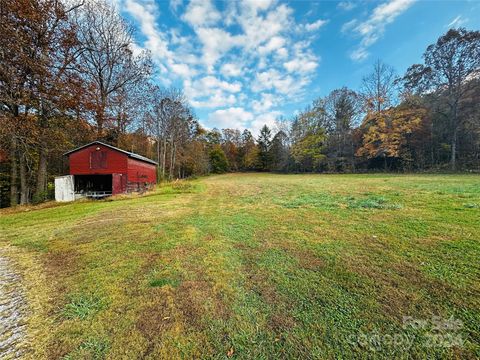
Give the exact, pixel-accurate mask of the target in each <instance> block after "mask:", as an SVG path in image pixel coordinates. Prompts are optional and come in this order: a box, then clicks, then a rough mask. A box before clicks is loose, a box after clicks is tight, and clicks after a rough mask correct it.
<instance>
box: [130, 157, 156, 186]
mask: <svg viewBox="0 0 480 360" xmlns="http://www.w3.org/2000/svg"><path fill="white" fill-rule="evenodd" d="M156 181H157V174H156V166H155V165H153V164H149V163H145V162H143V161H139V160H135V159H132V158H128V182H138V183H151V184H154V183H156Z"/></svg>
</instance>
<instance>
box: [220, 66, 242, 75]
mask: <svg viewBox="0 0 480 360" xmlns="http://www.w3.org/2000/svg"><path fill="white" fill-rule="evenodd" d="M220 73H221V74H222V75H223V76H225V77H236V76H239V75H240V74H241V73H242V67H241V66H240V65H238V64H235V63H226V64H223V65H222V67H221V68H220Z"/></svg>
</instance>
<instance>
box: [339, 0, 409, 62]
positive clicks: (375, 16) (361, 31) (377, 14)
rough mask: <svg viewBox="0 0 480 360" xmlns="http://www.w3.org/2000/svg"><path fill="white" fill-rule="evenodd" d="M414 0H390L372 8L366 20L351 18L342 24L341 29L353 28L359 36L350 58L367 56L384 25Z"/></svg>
mask: <svg viewBox="0 0 480 360" xmlns="http://www.w3.org/2000/svg"><path fill="white" fill-rule="evenodd" d="M414 2H415V0H390V1H388V2H386V3H383V4H380V5H378V6H377V7H375V8H374V9H373V12H372V14H371V15H370V16H369V18H368V19H367V20H366V21H363V22H358V21H356V20H352V21H350V22H348V23H346V24H344V25H343V27H342V31H344V32H345V31H348V30H350V29H351V30H353V31H354V32H355V33H356V34H358V35H359V36H360V37H361V41H360V45H359V47H358V48H357V49H356V50H354V51H353V52H352V53H351V56H350V58H351V59H352V60H357V61H358V60H363V59H365V58H366V57H367V56H368V51H367V49H368V47H370V46H371V45H373V44H374V43H376V42H377V41H378V39H380V38H381V37H382V35H383V33H384V32H385V27H386V26H387V25H388V24H390V23H392V22H393V21H394V20H395V19H396V18H397V17H398V16H399V15H400V14H402V13H403V12H405V11H406V10H407V9H408V8H409V7H410V6H411V5H412V4H413V3H414Z"/></svg>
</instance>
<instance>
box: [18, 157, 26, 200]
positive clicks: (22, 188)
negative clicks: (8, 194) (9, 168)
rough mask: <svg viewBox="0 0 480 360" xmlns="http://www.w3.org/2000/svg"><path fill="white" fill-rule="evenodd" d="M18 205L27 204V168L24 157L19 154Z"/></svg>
mask: <svg viewBox="0 0 480 360" xmlns="http://www.w3.org/2000/svg"><path fill="white" fill-rule="evenodd" d="M19 167H20V205H25V204H28V185H27V168H26V164H25V155H23V154H20V162H19Z"/></svg>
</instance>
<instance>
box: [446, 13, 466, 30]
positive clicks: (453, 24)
mask: <svg viewBox="0 0 480 360" xmlns="http://www.w3.org/2000/svg"><path fill="white" fill-rule="evenodd" d="M467 21H468V19H464V18H462V15H458V16H457V17H456V18H455V19H453V20H452V21H451V22H450V23H449V24H448V25H446V27H448V28H458V27H460V26H462V25H463V24H465V23H466V22H467Z"/></svg>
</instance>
